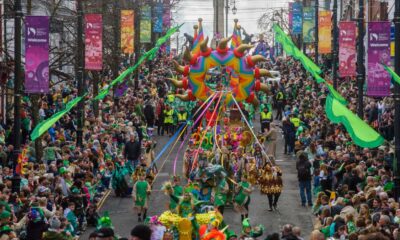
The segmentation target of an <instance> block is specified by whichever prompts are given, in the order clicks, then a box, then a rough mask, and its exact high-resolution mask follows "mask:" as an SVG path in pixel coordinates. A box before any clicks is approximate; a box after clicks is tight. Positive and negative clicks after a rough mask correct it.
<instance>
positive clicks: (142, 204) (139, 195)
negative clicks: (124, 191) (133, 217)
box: [132, 173, 151, 222]
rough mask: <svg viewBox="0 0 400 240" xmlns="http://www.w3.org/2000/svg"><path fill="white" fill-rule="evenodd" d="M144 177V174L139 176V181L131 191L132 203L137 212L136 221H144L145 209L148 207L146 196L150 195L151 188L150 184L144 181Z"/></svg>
mask: <svg viewBox="0 0 400 240" xmlns="http://www.w3.org/2000/svg"><path fill="white" fill-rule="evenodd" d="M145 178H146V175H145V174H144V173H140V174H139V180H138V181H137V182H136V183H135V185H134V186H133V190H132V196H133V201H134V202H135V209H137V211H138V221H139V222H141V221H142V213H143V219H146V215H147V207H148V201H149V198H148V195H150V192H151V187H150V184H149V183H148V182H147V181H146V180H145Z"/></svg>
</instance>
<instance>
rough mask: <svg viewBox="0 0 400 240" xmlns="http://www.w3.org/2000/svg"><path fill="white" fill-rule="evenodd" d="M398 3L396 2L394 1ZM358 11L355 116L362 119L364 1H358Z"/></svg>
mask: <svg viewBox="0 0 400 240" xmlns="http://www.w3.org/2000/svg"><path fill="white" fill-rule="evenodd" d="M396 1H398V0H396ZM359 6H360V10H359V12H358V20H357V21H358V38H357V47H358V49H357V85H358V99H357V115H358V116H359V117H360V118H361V119H363V118H364V109H363V108H364V106H363V105H364V104H363V94H364V89H363V86H364V78H365V67H364V0H359Z"/></svg>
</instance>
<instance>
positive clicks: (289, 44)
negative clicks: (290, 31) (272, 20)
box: [273, 24, 322, 74]
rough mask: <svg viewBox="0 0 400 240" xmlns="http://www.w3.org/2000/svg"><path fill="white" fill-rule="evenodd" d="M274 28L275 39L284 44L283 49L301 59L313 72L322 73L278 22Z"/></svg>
mask: <svg viewBox="0 0 400 240" xmlns="http://www.w3.org/2000/svg"><path fill="white" fill-rule="evenodd" d="M273 29H274V31H275V39H276V41H278V42H279V43H280V44H282V47H283V49H284V50H285V52H286V53H287V54H290V55H292V56H293V57H294V58H295V59H297V60H299V61H300V62H301V63H302V64H303V66H304V67H305V68H306V69H307V70H308V71H309V72H312V73H318V74H319V73H321V72H322V71H321V69H320V68H319V67H318V66H317V65H316V64H315V63H314V62H313V61H311V59H309V58H308V57H307V56H306V55H305V54H304V53H302V52H301V51H300V50H299V49H298V48H297V47H296V45H295V44H294V43H293V41H292V40H291V39H290V38H289V37H288V36H287V35H286V33H285V32H284V31H283V30H282V28H280V27H279V26H278V25H277V24H274V26H273Z"/></svg>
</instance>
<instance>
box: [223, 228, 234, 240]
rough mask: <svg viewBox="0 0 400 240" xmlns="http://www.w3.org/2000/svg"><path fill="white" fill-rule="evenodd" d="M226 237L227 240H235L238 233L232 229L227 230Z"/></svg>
mask: <svg viewBox="0 0 400 240" xmlns="http://www.w3.org/2000/svg"><path fill="white" fill-rule="evenodd" d="M225 237H226V239H227V240H235V239H237V235H236V233H235V232H234V231H233V230H231V229H227V230H226V231H225Z"/></svg>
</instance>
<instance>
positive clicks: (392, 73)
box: [383, 65, 400, 84]
mask: <svg viewBox="0 0 400 240" xmlns="http://www.w3.org/2000/svg"><path fill="white" fill-rule="evenodd" d="M383 67H384V68H385V70H386V71H388V73H389V74H390V76H391V77H392V79H393V81H395V82H396V83H397V84H400V76H399V75H397V73H396V72H395V71H393V69H391V68H390V67H388V66H386V65H383Z"/></svg>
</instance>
